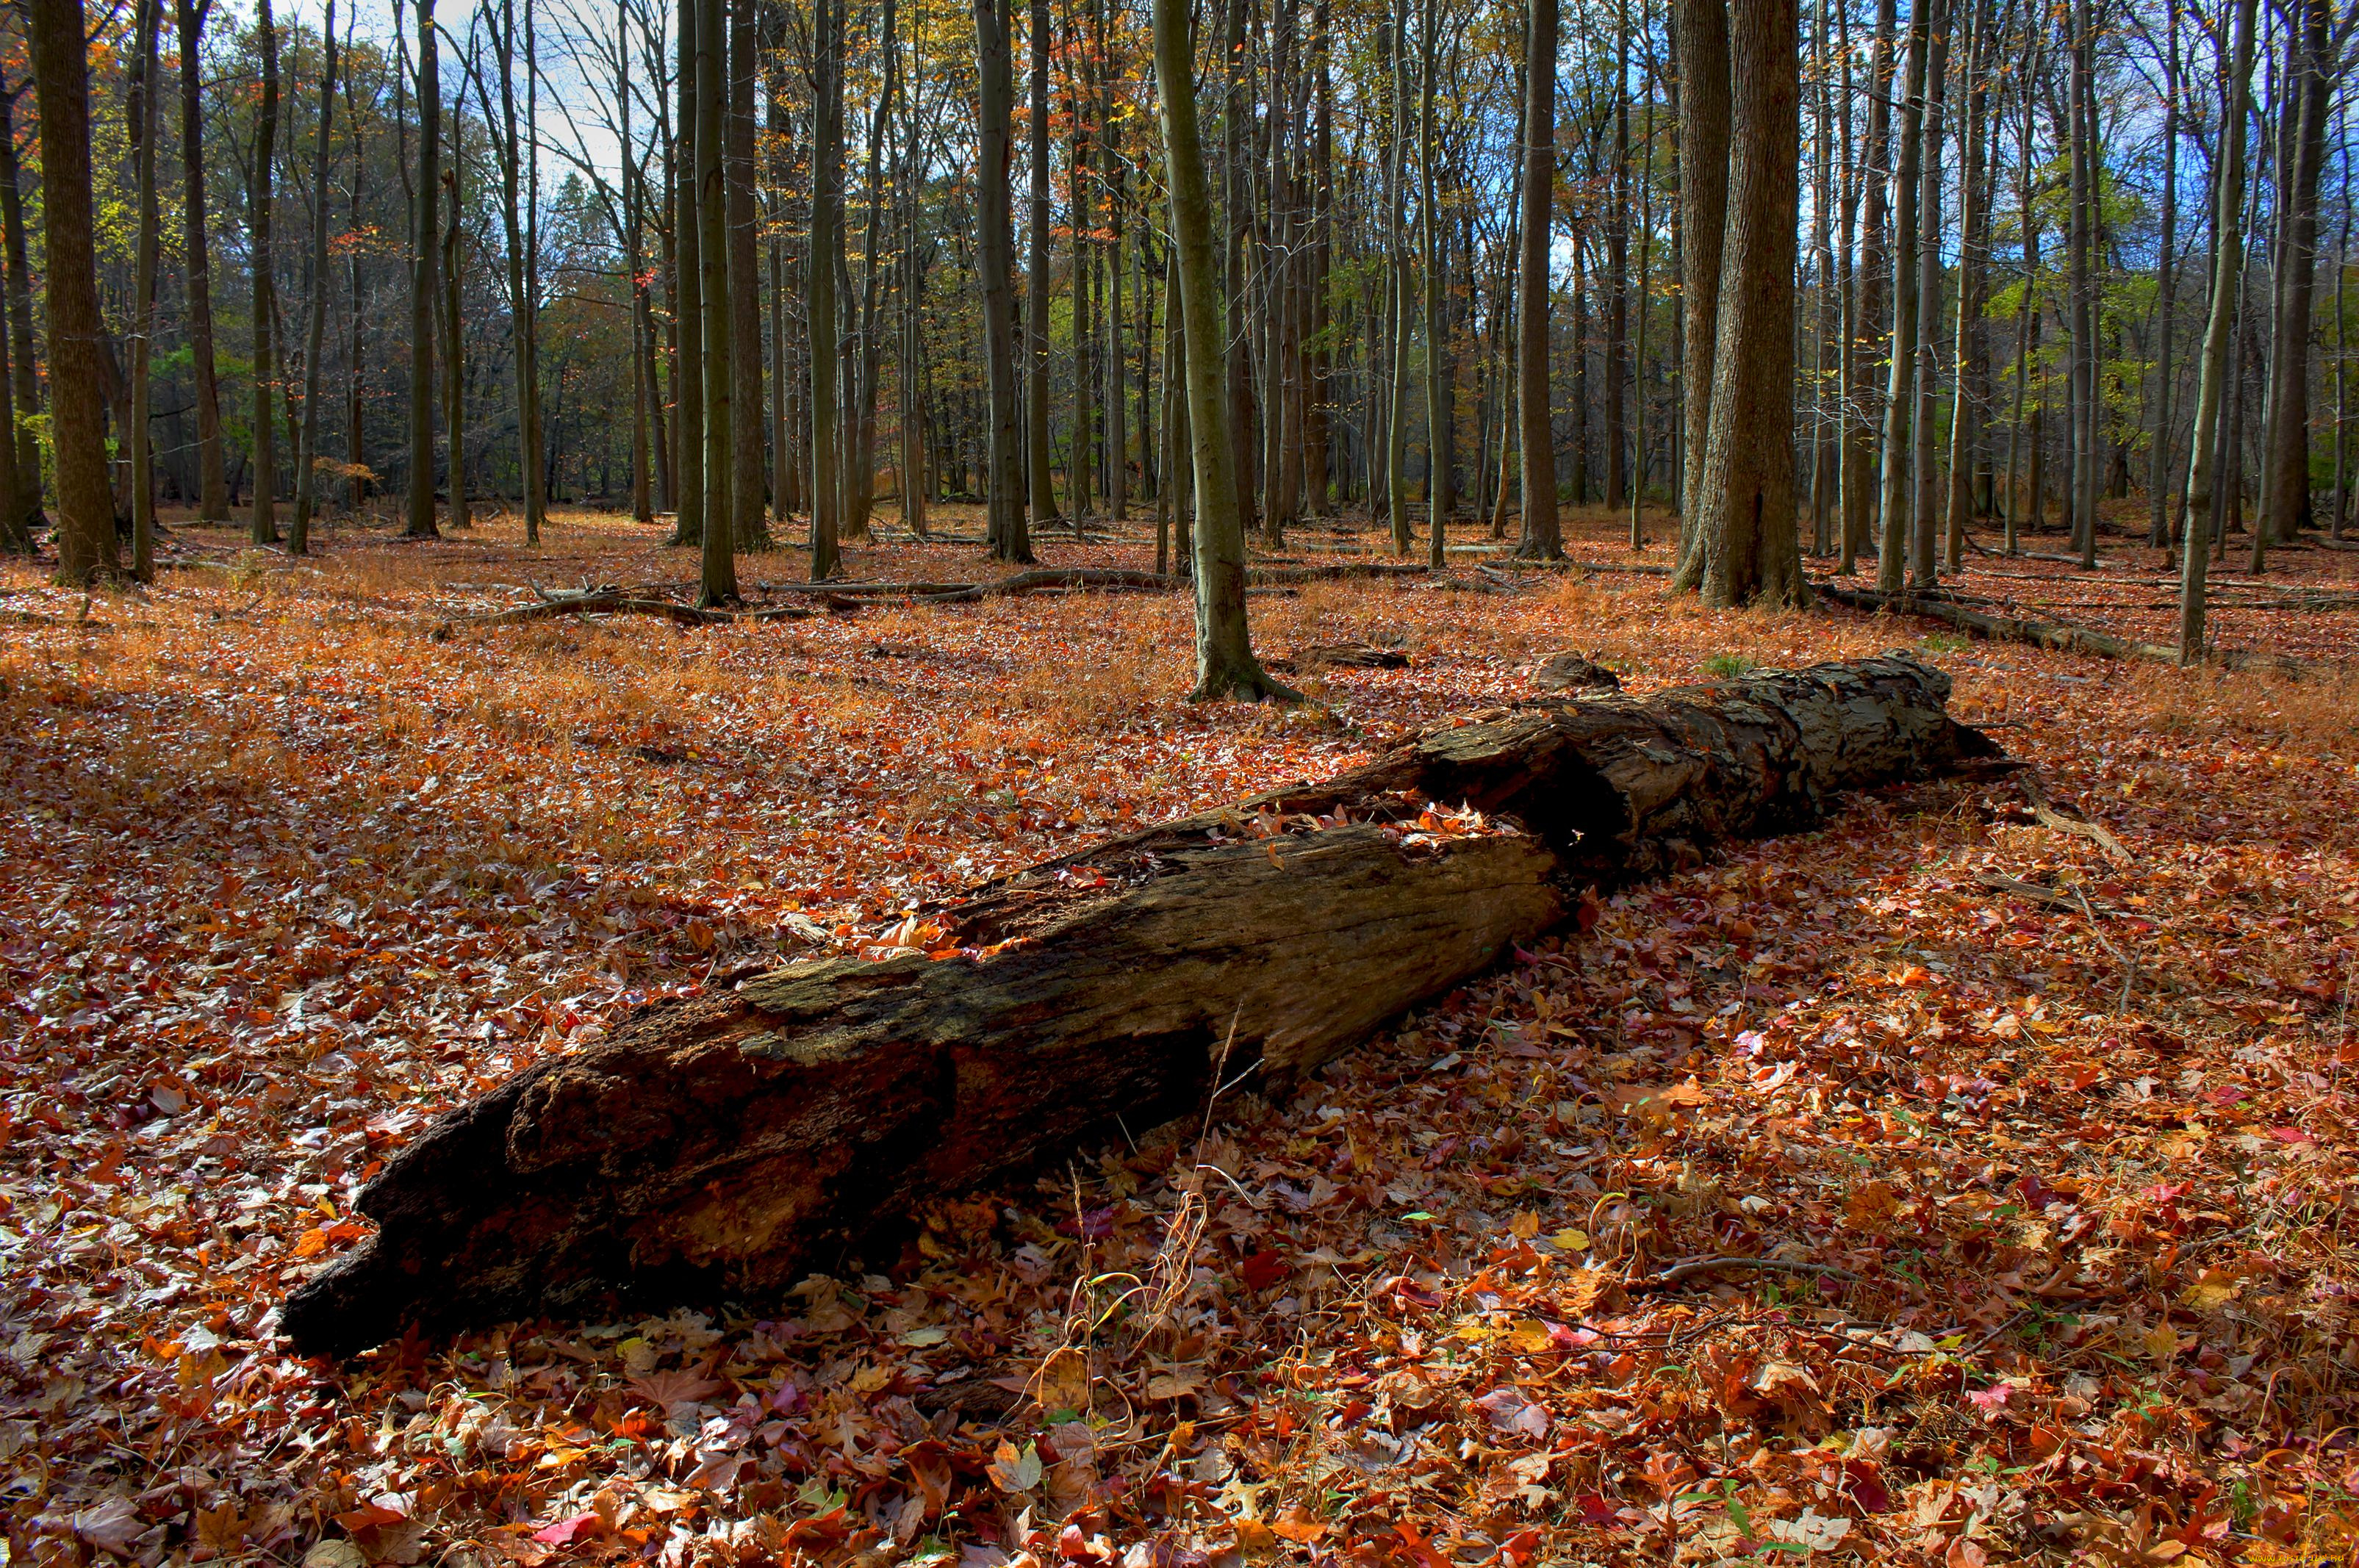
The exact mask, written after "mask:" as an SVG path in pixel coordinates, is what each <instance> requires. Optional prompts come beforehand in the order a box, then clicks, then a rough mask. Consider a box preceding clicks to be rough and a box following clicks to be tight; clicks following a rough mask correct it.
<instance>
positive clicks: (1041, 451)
mask: <svg viewBox="0 0 2359 1568" xmlns="http://www.w3.org/2000/svg"><path fill="white" fill-rule="evenodd" d="M1031 16H1032V57H1031V62H1030V64H1031V78H1032V81H1031V125H1030V132H1031V134H1030V137H1029V142H1028V146H1029V164H1030V167H1029V168H1028V169H1027V176H1028V178H1029V180H1030V186H1029V191H1028V194H1029V197H1030V206H1029V209H1028V211H1027V218H1028V221H1029V223H1030V234H1029V239H1030V244H1031V265H1030V267H1029V268H1028V269H1027V274H1026V276H1025V280H1024V282H1025V306H1024V345H1025V359H1026V365H1027V373H1026V375H1025V386H1024V435H1025V456H1026V470H1027V471H1026V478H1027V481H1028V488H1029V490H1030V493H1031V502H1032V526H1034V527H1035V528H1039V527H1043V526H1045V525H1047V524H1049V523H1052V522H1055V521H1056V520H1057V518H1058V517H1059V515H1060V514H1059V512H1058V510H1057V485H1056V481H1055V477H1054V474H1053V472H1052V470H1051V464H1052V462H1053V457H1052V454H1051V451H1050V445H1049V266H1050V265H1051V264H1050V260H1049V0H1032V5H1031Z"/></svg>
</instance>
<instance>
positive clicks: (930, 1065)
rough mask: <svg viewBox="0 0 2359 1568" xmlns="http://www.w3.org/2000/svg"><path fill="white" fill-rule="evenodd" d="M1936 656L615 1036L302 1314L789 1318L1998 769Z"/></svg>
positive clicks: (1245, 819)
mask: <svg viewBox="0 0 2359 1568" xmlns="http://www.w3.org/2000/svg"><path fill="white" fill-rule="evenodd" d="M1949 687H1950V683H1949V679H1948V677H1947V676H1944V675H1942V674H1941V673H1940V671H1939V670H1936V669H1932V668H1930V667H1928V666H1926V665H1921V664H1919V663H1918V662H1916V661H1915V660H1913V659H1909V658H1907V657H1905V656H1889V657H1884V658H1875V659H1867V660H1863V661H1860V662H1858V663H1855V664H1848V665H1819V666H1816V667H1814V668H1811V669H1808V670H1802V671H1797V672H1789V673H1777V672H1770V673H1762V674H1757V675H1754V676H1747V677H1745V678H1743V679H1739V680H1734V681H1727V682H1721V683H1716V684H1712V685H1708V686H1699V687H1683V688H1680V689H1677V690H1673V691H1668V692H1663V693H1660V694H1658V695H1656V696H1654V697H1649V698H1647V699H1646V700H1643V701H1641V700H1634V699H1631V698H1628V697H1596V698H1589V699H1583V700H1580V701H1568V702H1548V703H1535V704H1532V705H1528V706H1525V707H1521V708H1502V709H1495V710H1492V711H1490V712H1487V713H1484V714H1479V715H1474V716H1471V717H1469V718H1467V719H1460V720H1457V721H1455V722H1452V723H1450V724H1446V725H1443V726H1441V727H1440V728H1438V729H1436V730H1431V731H1429V732H1428V733H1426V734H1425V735H1423V736H1422V737H1421V738H1419V740H1417V741H1414V742H1412V743H1409V744H1407V745H1404V746H1402V747H1400V748H1398V749H1397V750H1395V751H1393V752H1389V753H1387V754H1386V755H1384V756H1381V757H1379V758H1377V759H1376V760H1375V761H1373V762H1369V763H1368V764H1366V765H1365V766H1363V767H1360V768H1357V769H1354V770H1353V771H1351V772H1349V773H1344V774H1343V775H1341V776H1338V777H1335V778H1331V779H1328V780H1325V781H1322V782H1318V783H1304V784H1298V785H1295V786H1292V787H1290V788H1287V789H1281V790H1277V791H1273V792H1270V793H1269V794H1266V795H1259V796H1256V797H1254V798H1252V799H1249V800H1245V801H1242V802H1239V803H1237V804H1236V805H1234V806H1230V807H1226V808H1224V809H1223V810H1219V811H1215V812H1211V813H1207V814H1204V815H1201V816H1193V817H1190V818H1187V819H1184V820H1181V821H1178V822H1174V823H1170V824H1168V825H1165V826H1162V827H1153V828H1149V829H1147V830H1144V831H1141V832H1137V833H1134V834H1131V835H1129V836H1127V837H1125V838H1116V839H1114V840H1111V841H1108V842H1104V843H1100V844H1096V845H1093V846H1090V847H1088V848H1085V849H1081V850H1077V851H1075V852H1074V853H1072V854H1069V855H1065V856H1061V857H1060V858H1058V859H1056V860H1050V861H1048V862H1045V863H1043V864H1041V865H1038V866H1034V867H1032V868H1030V869H1028V870H1027V871H1022V872H1019V873H1016V874H1015V875H1013V876H1010V877H1007V878H1005V879H1003V880H1000V881H994V882H990V883H986V884H984V885H983V886H981V887H978V888H976V889H974V890H973V891H972V892H969V893H968V894H966V895H965V896H963V897H962V898H960V899H958V900H957V901H956V902H954V903H949V904H947V905H945V906H942V907H940V908H937V909H934V910H931V911H928V912H924V913H923V914H922V915H921V922H922V924H920V925H919V926H918V927H917V930H918V932H919V933H920V934H921V936H922V946H923V947H924V948H925V949H926V950H924V951H918V950H912V951H908V952H906V953H904V954H902V955H900V956H896V957H886V958H883V959H881V960H878V961H873V962H872V961H860V960H853V959H842V958H838V959H827V960H821V961H818V962H810V963H803V964H797V965H790V966H788V967H786V968H779V969H777V970H775V971H772V972H770V973H767V974H762V975H758V976H756V977H754V978H750V979H744V980H741V981H740V982H738V983H737V984H736V985H734V987H733V988H730V989H723V990H716V991H712V992H707V993H705V994H703V995H701V996H698V997H695V998H692V999H690V1000H678V1001H671V1002H667V1003H662V1004H658V1005H657V1006H656V1007H653V1008H650V1009H647V1010H646V1011H641V1012H639V1013H637V1014H635V1015H633V1016H632V1017H630V1018H628V1019H626V1020H623V1021H619V1022H617V1024H616V1025H615V1026H614V1032H613V1033H611V1034H610V1035H609V1036H608V1037H607V1038H606V1039H605V1040H603V1041H602V1042H600V1043H599V1044H596V1045H593V1046H592V1047H590V1048H589V1049H587V1050H584V1051H582V1052H579V1053H577V1054H571V1055H567V1056H563V1057H559V1058H554V1059H551V1060H549V1061H546V1062H542V1063H539V1064H537V1065H534V1066H532V1067H530V1068H528V1069H527V1070H526V1071H524V1072H522V1073H520V1074H518V1075H517V1076H515V1077H514V1078H512V1079H510V1080H509V1081H508V1082H506V1083H505V1084H503V1085H501V1086H499V1087H497V1088H495V1089H493V1090H492V1091H490V1092H489V1093H487V1094H485V1095H484V1096H483V1097H482V1098H478V1099H476V1100H474V1101H473V1102H471V1103H469V1104H467V1105H464V1106H461V1107H459V1108H455V1109H453V1110H451V1111H449V1112H447V1113H445V1114H444V1115H443V1116H441V1117H440V1118H439V1119H436V1120H435V1122H434V1123H433V1124H432V1125H431V1126H429V1128H428V1129H427V1130H425V1131H424V1132H423V1133H421V1134H420V1135H419V1137H418V1139H417V1140H416V1141H413V1142H411V1143H410V1144H409V1145H408V1146H407V1147H406V1148H404V1149H402V1150H400V1151H399V1152H397V1153H395V1154H394V1155H393V1156H392V1157H391V1158H390V1159H389V1160H388V1161H387V1162H386V1167H385V1169H384V1171H383V1172H382V1173H379V1174H378V1176H377V1177H376V1178H375V1180H374V1181H373V1182H371V1183H370V1184H368V1186H367V1187H365V1188H364V1190H363V1192H362V1194H361V1196H360V1199H359V1203H358V1210H359V1212H360V1213H361V1214H362V1215H364V1216H365V1217H367V1218H369V1219H371V1220H373V1221H375V1224H376V1226H377V1227H378V1228H377V1231H376V1234H375V1236H373V1237H371V1238H367V1239H366V1240H364V1241H363V1242H362V1243H361V1244H360V1245H359V1246H358V1247H357V1248H356V1249H354V1250H353V1251H352V1252H349V1253H347V1254H345V1255H344V1256H343V1257H342V1258H340V1259H338V1260H336V1261H334V1262H333V1263H332V1264H331V1265H330V1266H328V1267H327V1268H326V1269H324V1270H323V1271H321V1272H320V1273H319V1274H317V1275H315V1276H314V1277H312V1278H311V1279H310V1281H307V1282H305V1283H304V1284H303V1285H302V1286H301V1287H300V1288H299V1289H298V1290H297V1291H296V1292H294V1294H293V1295H292V1296H291V1297H290V1298H289V1299H288V1302H287V1303H286V1305H285V1310H284V1313H283V1315H282V1326H283V1328H284V1330H285V1332H286V1333H287V1334H288V1336H290V1337H291V1338H292V1339H293V1341H294V1343H295V1346H296V1347H297V1348H298V1349H299V1351H301V1352H302V1353H304V1354H314V1355H316V1354H330V1355H333V1354H343V1353H348V1352H352V1351H355V1350H358V1349H360V1348H363V1347H364V1346H371V1345H375V1344H377V1343H379V1342H381V1341H382V1340H384V1339H386V1338H388V1337H391V1336H395V1335H397V1334H398V1333H400V1332H402V1330H403V1328H404V1327H405V1325H411V1324H417V1325H423V1326H425V1327H428V1328H449V1327H453V1326H457V1325H471V1324H482V1323H486V1322H491V1321H495V1320H499V1319H503V1318H513V1317H518V1316H524V1315H529V1314H538V1313H559V1314H573V1313H586V1312H593V1311H603V1310H605V1309H606V1308H607V1306H608V1305H609V1304H610V1303H611V1302H612V1301H613V1300H614V1298H621V1299H623V1300H625V1301H630V1302H640V1303H652V1302H666V1301H669V1302H674V1303H676V1302H679V1301H680V1300H684V1299H705V1300H711V1299H714V1298H717V1297H720V1296H723V1295H734V1296H740V1297H745V1296H753V1297H759V1296H761V1295H763V1294H765V1293H775V1292H777V1291H778V1290H780V1289H781V1288H783V1287H784V1286H786V1285H788V1283H790V1282H791V1281H794V1280H795V1279H796V1278H798V1277H799V1275H801V1274H802V1273H803V1272H804V1271H806V1270H808V1269H809V1268H810V1266H811V1265H812V1264H813V1263H814V1261H826V1260H832V1258H833V1257H835V1256H836V1253H837V1250H838V1249H842V1248H843V1247H845V1246H846V1245H848V1244H850V1243H853V1242H856V1241H857V1240H859V1239H860V1238H862V1237H864V1236H865V1235H868V1234H870V1233H872V1232H873V1231H874V1230H875V1228H876V1227H878V1226H879V1225H880V1224H884V1223H887V1222H889V1221H891V1220H892V1219H893V1218H895V1217H898V1216H902V1215H905V1214H907V1213H908V1211H909V1210H910V1209H911V1208H912V1207H913V1206H916V1205H918V1204H919V1203H920V1202H923V1201H925V1200H927V1199H929V1198H931V1197H934V1196H937V1195H943V1194H947V1193H952V1192H958V1191H962V1190H968V1189H972V1188H973V1187H975V1186H977V1185H979V1184H984V1183H987V1182H990V1181H993V1180H995V1179H1001V1178H1006V1177H1008V1176H1012V1175H1014V1174H1016V1173H1019V1172H1022V1171H1024V1170H1027V1169H1029V1168H1033V1167H1036V1166H1037V1165H1038V1163H1039V1162H1042V1161H1043V1160H1044V1159H1046V1158H1049V1157H1051V1156H1053V1155H1055V1154H1058V1153H1060V1152H1066V1151H1070V1150H1071V1149H1072V1148H1074V1147H1075V1146H1077V1145H1079V1144H1081V1143H1082V1142H1084V1141H1087V1140H1089V1139H1091V1138H1092V1137H1093V1136H1097V1135H1100V1134H1102V1133H1105V1132H1108V1131H1111V1130H1112V1129H1113V1128H1114V1126H1115V1125H1116V1124H1117V1123H1121V1124H1126V1125H1127V1126H1128V1127H1130V1128H1132V1129H1133V1130H1138V1129H1143V1128H1144V1127H1146V1126H1147V1125H1149V1124H1152V1123H1154V1122H1157V1121H1158V1120H1161V1119H1167V1118H1169V1117H1171V1116H1175V1115H1179V1114H1180V1113H1182V1112H1195V1113H1199V1114H1201V1110H1202V1108H1203V1106H1204V1104H1205V1097H1206V1095H1207V1093H1208V1092H1209V1090H1210V1089H1211V1087H1212V1083H1213V1079H1214V1076H1215V1074H1216V1073H1220V1072H1223V1071H1225V1072H1226V1073H1228V1074H1230V1075H1234V1074H1236V1073H1237V1072H1238V1071H1239V1069H1240V1068H1241V1067H1256V1068H1257V1069H1258V1071H1259V1072H1260V1074H1261V1075H1262V1076H1263V1077H1264V1078H1265V1079H1266V1080H1268V1081H1270V1082H1271V1083H1272V1084H1284V1083H1287V1082H1289V1081H1291V1080H1294V1079H1296V1078H1299V1076H1301V1075H1303V1074H1305V1073H1307V1072H1309V1071H1310V1070H1311V1069H1313V1068H1314V1067H1316V1066H1317V1065H1319V1064H1320V1063H1321V1062H1324V1061H1326V1060H1327V1059H1329V1058H1330V1057H1332V1056H1333V1055H1335V1054H1338V1053H1339V1052H1342V1051H1343V1050H1345V1049H1346V1048H1348V1047H1349V1046H1351V1045H1352V1044H1355V1043H1356V1042H1357V1041H1359V1040H1360V1039H1362V1038H1363V1037H1364V1036H1365V1035H1366V1034H1368V1033H1370V1032H1371V1031H1373V1030H1375V1029H1376V1028H1377V1027H1378V1026H1380V1025H1381V1024H1382V1023H1384V1022H1386V1020H1387V1019H1390V1018H1392V1017H1394V1016H1396V1015H1397V1014H1398V1013H1399V1012H1400V1011H1402V1010H1403V1009H1405V1008H1408V1007H1410V1006H1412V1005H1414V1004H1415V1003H1417V1002H1419V1001H1420V1000H1426V999H1428V998H1430V997H1432V996H1435V995H1437V994H1439V993H1440V992H1442V991H1445V990H1447V989H1450V988H1451V987H1452V986H1455V985H1458V984H1460V983H1462V982H1463V981H1464V980H1466V979H1469V978H1471V977H1472V976H1473V975H1475V974H1478V973H1480V972H1481V971H1482V970H1483V969H1484V968H1487V967H1489V966H1490V965H1492V964H1493V963H1495V961H1496V960H1497V959H1498V958H1499V957H1500V956H1501V955H1502V954H1504V953H1505V952H1506V951H1507V950H1508V949H1509V948H1510V947H1511V946H1512V945H1513V944H1515V943H1517V942H1520V941H1525V940H1527V939H1529V938H1531V937H1533V936H1536V935H1539V934H1540V933H1542V932H1545V931H1547V930H1548V929H1549V928H1550V927H1551V926H1553V925H1556V924H1557V923H1558V922H1559V920H1560V918H1561V917H1562V915H1563V914H1564V912H1565V910H1566V909H1567V907H1568V902H1569V901H1570V900H1572V899H1575V898H1577V896H1578V893H1579V890H1580V889H1582V887H1584V886H1589V885H1598V884H1611V883H1614V882H1619V881H1625V880H1627V879H1630V878H1633V877H1637V876H1645V875H1649V874H1653V873H1655V872H1658V871H1662V870H1665V869H1667V868H1671V867H1677V866H1682V865H1687V864H1691V863H1694V862H1695V861H1697V860H1700V859H1701V856H1702V855H1703V854H1704V853H1705V852H1706V851H1707V850H1708V849H1710V848H1711V847H1712V845H1713V844H1715V843H1717V842H1720V841H1723V840H1726V839H1731V838H1743V837H1751V836H1758V835H1763V834H1769V833H1776V832H1780V831H1786V830H1789V829H1794V828H1799V827H1806V826H1809V825H1810V824H1812V823H1815V822H1817V821H1818V820H1820V819H1821V817H1823V816H1825V815H1827V814H1828V813H1829V812H1831V811H1832V810H1834V809H1835V808H1836V807H1837V806H1838V805H1839V803H1840V801H1841V799H1842V797H1843V794H1844V793H1845V792H1846V791H1851V790H1857V789H1863V788H1872V787H1875V786H1878V785H1883V784H1891V783H1895V782H1897V781H1902V780H1907V779H1913V778H1921V777H1925V776H1929V775H1932V774H1936V773H1942V772H1945V771H1953V770H1956V769H1959V768H1961V767H1962V766H1969V765H1971V764H1972V762H1973V760H1975V759H1987V758H1990V757H1992V756H1994V755H1995V753H1996V751H1997V749H1996V748H1995V746H1994V745H1992V743H1991V742H1990V741H1988V739H1987V738H1985V737H1984V735H1982V734H1981V732H1980V731H1978V730H1973V729H1970V728H1967V727H1965V726H1962V725H1959V724H1957V723H1956V722H1954V721H1953V720H1951V719H1950V717H1949V716H1948V714H1947V712H1946V711H1945V708H1944V703H1945V701H1946V699H1947V697H1948V694H1949Z"/></svg>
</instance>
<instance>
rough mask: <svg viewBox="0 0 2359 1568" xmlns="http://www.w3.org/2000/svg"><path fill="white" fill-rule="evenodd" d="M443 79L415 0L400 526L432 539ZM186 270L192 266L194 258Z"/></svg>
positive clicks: (427, 19) (426, 14)
mask: <svg viewBox="0 0 2359 1568" xmlns="http://www.w3.org/2000/svg"><path fill="white" fill-rule="evenodd" d="M441 157H442V83H441V78H440V72H439V71H438V70H437V62H436V46H435V31H434V0H418V185H417V189H415V190H413V191H412V192H411V193H410V201H411V208H410V215H409V216H410V231H409V241H410V263H409V507H408V524H407V526H406V527H405V528H404V529H403V532H404V533H405V534H406V535H408V537H410V538H413V539H431V538H435V537H437V536H438V535H439V534H440V530H439V529H438V528H436V527H435V525H434V391H435V388H434V337H435V332H434V316H435V311H436V308H437V305H438V303H439V300H438V298H437V295H436V291H435V287H434V279H435V251H436V249H437V246H436V244H435V240H436V238H437V236H438V235H439V234H440V224H438V223H437V222H435V218H434V214H435V211H436V209H437V208H439V207H440V205H441V193H442V181H441V176H440V164H441ZM190 271H191V273H193V272H194V271H195V267H194V265H193V264H192V265H191V267H190Z"/></svg>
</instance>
